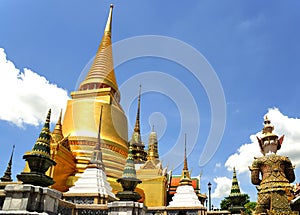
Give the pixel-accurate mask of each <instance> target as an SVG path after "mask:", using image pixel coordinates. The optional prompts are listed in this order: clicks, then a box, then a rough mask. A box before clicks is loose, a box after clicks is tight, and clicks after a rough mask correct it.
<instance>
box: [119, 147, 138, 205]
mask: <svg viewBox="0 0 300 215" xmlns="http://www.w3.org/2000/svg"><path fill="white" fill-rule="evenodd" d="M117 182H119V183H120V184H121V185H122V188H123V191H121V192H118V193H117V197H118V198H119V199H120V200H121V201H134V202H136V201H137V200H139V199H140V198H141V196H140V194H138V193H137V192H135V191H134V189H135V188H136V186H137V185H138V184H139V183H141V182H142V181H141V180H139V179H137V177H136V171H135V167H134V158H133V153H132V146H131V145H130V146H129V152H128V157H127V160H126V164H125V167H124V171H123V174H122V178H119V179H118V180H117Z"/></svg>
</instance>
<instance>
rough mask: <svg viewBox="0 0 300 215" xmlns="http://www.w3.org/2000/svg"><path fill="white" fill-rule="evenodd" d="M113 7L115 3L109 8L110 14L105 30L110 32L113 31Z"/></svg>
mask: <svg viewBox="0 0 300 215" xmlns="http://www.w3.org/2000/svg"><path fill="white" fill-rule="evenodd" d="M113 8H114V5H113V4H111V5H110V8H109V14H108V18H107V22H106V26H105V30H104V31H105V32H109V33H111V23H112V12H113Z"/></svg>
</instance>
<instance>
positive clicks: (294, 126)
mask: <svg viewBox="0 0 300 215" xmlns="http://www.w3.org/2000/svg"><path fill="white" fill-rule="evenodd" d="M266 115H267V116H268V118H269V119H270V120H271V124H273V125H274V127H275V129H274V133H275V134H277V135H278V136H281V135H283V134H284V135H285V138H284V141H283V144H282V147H281V149H280V150H279V151H278V154H280V155H285V156H288V157H289V158H290V159H291V161H292V163H293V164H294V165H296V167H297V166H300V165H299V164H300V157H299V154H300V148H299V147H298V146H299V142H300V129H299V128H300V119H297V118H289V117H288V116H285V115H283V114H282V113H281V112H280V111H279V110H278V109H277V108H271V109H269V110H268V113H267V114H266ZM262 121H263V119H262ZM262 127H263V125H262ZM260 135H261V132H258V133H256V134H253V135H251V136H250V140H251V143H248V144H244V145H242V146H241V147H240V148H239V149H238V150H237V152H236V153H234V154H233V155H231V156H230V157H229V158H228V159H227V161H226V163H225V167H227V169H228V170H232V168H233V167H234V166H235V167H236V169H237V171H238V173H243V172H247V171H249V169H248V166H250V165H251V164H252V162H253V158H254V156H262V154H261V153H260V148H259V145H258V142H257V139H256V136H260Z"/></svg>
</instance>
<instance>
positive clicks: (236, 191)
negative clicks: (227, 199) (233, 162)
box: [229, 167, 241, 196]
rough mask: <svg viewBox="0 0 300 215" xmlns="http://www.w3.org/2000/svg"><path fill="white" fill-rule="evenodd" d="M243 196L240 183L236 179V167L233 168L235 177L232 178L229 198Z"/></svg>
mask: <svg viewBox="0 0 300 215" xmlns="http://www.w3.org/2000/svg"><path fill="white" fill-rule="evenodd" d="M239 195H241V190H240V186H239V182H238V180H237V177H236V171H235V167H233V176H232V184H231V190H230V195H229V196H239Z"/></svg>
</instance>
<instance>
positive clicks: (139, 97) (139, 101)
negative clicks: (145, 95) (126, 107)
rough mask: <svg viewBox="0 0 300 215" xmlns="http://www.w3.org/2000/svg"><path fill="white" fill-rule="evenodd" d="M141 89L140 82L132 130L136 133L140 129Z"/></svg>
mask: <svg viewBox="0 0 300 215" xmlns="http://www.w3.org/2000/svg"><path fill="white" fill-rule="evenodd" d="M141 89H142V85H141V84H140V89H139V96H138V108H137V113H136V120H135V126H134V131H135V132H138V133H140V131H141V129H140V109H141Z"/></svg>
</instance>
